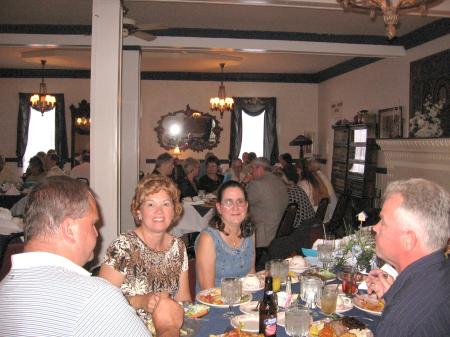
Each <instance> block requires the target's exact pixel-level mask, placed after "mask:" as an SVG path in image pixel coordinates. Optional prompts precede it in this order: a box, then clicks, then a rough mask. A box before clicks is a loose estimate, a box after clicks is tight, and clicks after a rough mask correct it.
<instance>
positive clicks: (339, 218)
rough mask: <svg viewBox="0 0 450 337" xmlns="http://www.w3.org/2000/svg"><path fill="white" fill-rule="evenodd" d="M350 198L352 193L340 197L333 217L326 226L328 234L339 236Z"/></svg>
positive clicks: (348, 192)
mask: <svg viewBox="0 0 450 337" xmlns="http://www.w3.org/2000/svg"><path fill="white" fill-rule="evenodd" d="M350 196H351V192H350V191H347V193H345V194H343V195H341V196H340V197H339V199H338V202H337V204H336V208H335V209H334V212H333V215H332V216H331V219H330V221H328V222H327V223H326V225H325V226H326V228H327V231H328V232H331V233H335V234H337V231H338V230H339V228H340V227H342V224H343V220H344V217H345V213H346V211H347V206H348V202H349V201H350Z"/></svg>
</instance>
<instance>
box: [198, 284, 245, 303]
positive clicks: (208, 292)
mask: <svg viewBox="0 0 450 337" xmlns="http://www.w3.org/2000/svg"><path fill="white" fill-rule="evenodd" d="M195 299H196V300H197V301H198V302H200V303H202V304H206V305H209V306H211V307H215V308H228V304H223V302H222V300H221V298H220V288H211V289H205V290H202V291H200V292H199V293H198V294H197V296H195ZM251 300H252V294H249V293H247V292H243V293H242V296H241V301H240V302H239V303H235V304H233V305H232V306H233V307H236V306H239V305H242V304H245V303H248V302H250V301H251Z"/></svg>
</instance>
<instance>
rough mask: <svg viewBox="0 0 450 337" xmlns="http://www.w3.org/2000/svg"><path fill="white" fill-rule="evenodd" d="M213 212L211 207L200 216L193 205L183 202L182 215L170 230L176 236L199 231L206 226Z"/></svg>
mask: <svg viewBox="0 0 450 337" xmlns="http://www.w3.org/2000/svg"><path fill="white" fill-rule="evenodd" d="M213 213H214V209H213V208H211V209H210V210H209V211H208V213H206V214H205V215H204V216H201V215H200V214H199V213H198V212H197V210H196V209H195V208H194V206H193V205H191V204H187V203H184V204H183V215H182V216H181V218H180V220H178V224H177V225H175V226H174V228H173V229H172V230H171V231H170V232H171V234H172V235H175V236H177V237H180V236H182V235H183V234H186V233H192V232H201V231H202V229H203V228H205V227H206V226H208V222H209V220H210V219H211V217H212V216H213Z"/></svg>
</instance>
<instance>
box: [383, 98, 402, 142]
mask: <svg viewBox="0 0 450 337" xmlns="http://www.w3.org/2000/svg"><path fill="white" fill-rule="evenodd" d="M402 137H403V116H402V107H401V106H395V107H392V108H386V109H381V110H378V138H380V139H386V138H402Z"/></svg>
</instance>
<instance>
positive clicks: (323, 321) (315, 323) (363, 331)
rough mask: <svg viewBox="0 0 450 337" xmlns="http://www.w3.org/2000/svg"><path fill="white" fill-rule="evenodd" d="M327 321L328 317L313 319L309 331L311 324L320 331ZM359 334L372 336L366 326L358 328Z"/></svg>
mask: <svg viewBox="0 0 450 337" xmlns="http://www.w3.org/2000/svg"><path fill="white" fill-rule="evenodd" d="M328 322H330V319H329V318H325V319H321V320H319V321H314V322H312V323H311V325H310V327H309V329H310V331H311V327H312V326H316V327H317V328H319V331H320V330H322V329H323V325H324V324H325V323H328ZM350 331H352V330H350ZM359 334H360V335H361V336H364V337H373V333H372V331H370V330H369V329H367V328H366V329H363V330H359ZM308 336H310V335H308ZM315 336H316V335H315Z"/></svg>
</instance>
